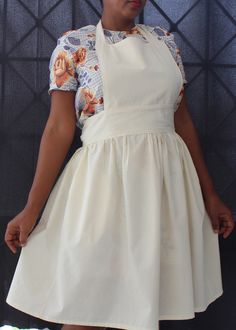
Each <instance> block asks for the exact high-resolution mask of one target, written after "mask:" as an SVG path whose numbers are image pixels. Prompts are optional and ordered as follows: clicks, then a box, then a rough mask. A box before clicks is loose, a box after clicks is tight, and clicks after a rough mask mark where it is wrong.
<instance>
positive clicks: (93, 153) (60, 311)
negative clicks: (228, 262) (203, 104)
mask: <svg viewBox="0 0 236 330" xmlns="http://www.w3.org/2000/svg"><path fill="white" fill-rule="evenodd" d="M222 293H223V290H222V281H221V269H220V255H219V245H218V235H217V234H215V233H214V232H213V229H212V225H211V222H210V218H209V216H208V214H207V212H206V209H205V207H204V202H203V197H202V192H201V188H200V183H199V179H198V176H197V172H196V169H195V167H194V164H193V162H192V158H191V156H190V153H189V150H188V148H187V146H186V144H185V143H184V141H183V140H182V138H181V137H180V136H179V135H178V134H177V133H176V132H175V131H166V132H165V131H160V132H159V133H158V132H155V133H153V132H144V133H137V134H133V133H132V134H123V135H119V136H113V137H109V138H107V139H101V140H99V141H95V142H93V141H92V142H91V143H88V144H86V145H84V146H83V147H81V148H79V149H77V150H76V151H75V153H74V154H73V156H72V157H71V159H70V160H69V162H68V163H67V164H66V166H65V168H64V170H63V172H62V174H61V175H60V177H59V178H58V180H57V182H56V184H55V186H54V187H53V189H52V191H51V194H50V196H49V199H48V201H47V204H46V206H45V208H44V211H43V213H42V216H41V219H40V221H39V223H38V224H37V226H36V227H35V229H34V230H33V231H32V233H31V234H30V236H29V237H28V241H27V244H26V246H24V247H23V248H22V250H21V255H20V258H19V261H18V264H17V268H16V271H15V274H14V278H13V281H12V284H11V287H10V290H9V293H8V297H7V303H8V304H10V305H12V306H13V307H15V308H17V309H19V310H22V311H23V312H25V313H28V314H31V315H33V316H36V317H38V318H41V319H44V320H48V321H51V322H56V323H66V324H80V325H94V326H104V327H115V328H122V329H131V330H136V329H137V330H138V329H140V330H157V329H159V326H158V321H159V320H168V319H169V320H173V319H189V318H193V317H195V312H201V311H204V310H205V309H206V308H207V306H208V305H209V304H210V303H211V302H213V301H214V300H215V299H216V298H218V297H219V296H220V295H222Z"/></svg>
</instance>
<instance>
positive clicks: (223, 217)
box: [204, 193, 235, 238]
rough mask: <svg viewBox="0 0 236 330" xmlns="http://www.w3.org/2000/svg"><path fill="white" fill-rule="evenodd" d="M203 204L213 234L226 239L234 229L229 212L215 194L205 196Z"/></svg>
mask: <svg viewBox="0 0 236 330" xmlns="http://www.w3.org/2000/svg"><path fill="white" fill-rule="evenodd" d="M204 202H205V207H206V210H207V213H208V215H209V216H210V220H211V223H212V228H213V230H214V232H215V233H218V234H223V237H224V238H227V237H228V236H229V235H230V234H231V232H232V231H233V229H234V228H235V223H234V220H233V215H232V212H231V210H230V209H229V208H228V207H227V206H226V205H225V204H224V203H223V202H222V200H221V199H220V197H219V196H218V195H217V194H216V193H215V194H212V195H210V196H207V198H205V199H204Z"/></svg>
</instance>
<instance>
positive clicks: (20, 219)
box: [5, 91, 76, 253]
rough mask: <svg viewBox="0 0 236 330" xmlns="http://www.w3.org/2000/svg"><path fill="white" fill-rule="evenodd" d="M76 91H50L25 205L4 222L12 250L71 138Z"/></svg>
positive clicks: (35, 214) (36, 212)
mask: <svg viewBox="0 0 236 330" xmlns="http://www.w3.org/2000/svg"><path fill="white" fill-rule="evenodd" d="M74 99H75V92H74V91H73V92H72V91H53V92H52V97H51V109H50V114H49V118H48V120H47V123H46V126H45V129H44V132H43V135H42V138H41V142H40V148H39V155H38V161H37V167H36V172H35V176H34V180H33V183H32V187H31V189H30V192H29V195H28V200H27V203H26V205H25V207H24V209H23V210H22V211H21V212H20V213H18V214H17V215H16V216H15V217H14V218H13V219H12V220H11V221H10V222H9V223H8V225H7V230H6V233H5V242H6V244H7V245H8V247H9V248H10V249H11V250H12V252H13V253H16V249H17V247H19V246H23V245H25V243H26V241H27V237H28V235H29V233H30V232H31V231H32V229H33V228H34V225H35V223H36V221H37V218H38V215H39V213H40V211H41V209H42V207H43V206H44V204H45V202H46V200H47V198H48V196H49V194H50V191H51V189H52V187H53V184H54V182H55V180H56V177H57V175H58V173H59V171H60V168H61V166H62V164H63V161H64V159H65V157H66V155H67V152H68V150H69V148H70V146H71V143H72V141H73V137H74V133H75V128H76V115H75V109H74Z"/></svg>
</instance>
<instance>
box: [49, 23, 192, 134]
mask: <svg viewBox="0 0 236 330" xmlns="http://www.w3.org/2000/svg"><path fill="white" fill-rule="evenodd" d="M137 25H138V26H140V25H141V26H142V24H136V26H135V27H133V28H132V29H131V30H130V31H111V30H107V29H104V34H105V37H106V39H107V40H108V42H110V43H116V42H119V41H120V40H122V39H124V38H127V37H130V36H132V37H138V38H142V39H143V41H144V42H147V40H146V38H145V36H144V35H142V34H141V32H140V30H139V29H138V28H137ZM145 26H146V28H148V30H149V31H150V32H151V33H153V34H154V35H155V36H156V37H157V38H158V39H163V40H164V41H165V43H166V45H167V46H168V47H169V49H170V52H171V54H172V55H173V57H174V59H175V61H176V63H177V65H178V67H179V69H180V71H181V73H182V77H183V87H182V90H181V91H180V94H179V97H178V100H177V102H176V108H178V106H179V104H180V102H181V100H182V97H183V92H184V85H185V84H186V83H187V80H186V77H185V71H184V67H183V63H182V58H181V55H180V50H179V48H178V46H177V45H176V43H175V40H174V35H173V34H172V33H170V32H169V31H168V30H166V29H164V28H162V27H160V26H154V27H152V26H148V25H145ZM95 41H96V26H95V25H87V26H84V27H82V28H79V29H77V30H69V31H67V32H65V33H63V35H62V36H60V37H59V38H58V40H57V45H56V47H55V49H54V50H53V52H52V54H51V58H50V62H49V71H50V78H49V89H48V94H49V95H50V94H51V91H53V90H63V91H75V92H76V96H75V109H76V117H77V126H78V127H79V128H81V129H82V128H83V126H84V122H85V120H86V119H87V118H88V117H90V116H92V115H94V114H96V113H98V112H100V111H102V110H103V109H104V107H103V91H102V79H101V75H100V71H99V63H98V58H97V55H96V50H95Z"/></svg>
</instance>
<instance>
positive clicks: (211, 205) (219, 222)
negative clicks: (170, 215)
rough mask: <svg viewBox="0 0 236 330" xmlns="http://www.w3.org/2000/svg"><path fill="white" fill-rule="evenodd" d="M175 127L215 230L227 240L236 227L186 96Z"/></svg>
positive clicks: (175, 120) (175, 118)
mask: <svg viewBox="0 0 236 330" xmlns="http://www.w3.org/2000/svg"><path fill="white" fill-rule="evenodd" d="M174 125H175V130H176V133H178V134H179V135H180V136H181V137H182V139H183V140H184V142H185V143H186V145H187V147H188V149H189V152H190V154H191V157H192V160H193V163H194V165H195V168H196V171H197V174H198V177H199V181H200V185H201V190H202V195H203V199H204V202H205V205H206V209H207V211H208V213H209V215H210V216H211V221H212V225H213V229H214V230H216V232H219V233H220V234H221V233H223V232H224V238H226V237H227V236H228V235H229V234H230V233H231V231H232V230H233V227H234V223H233V218H232V213H231V211H230V210H229V209H228V208H227V206H226V205H225V204H224V203H223V202H222V201H221V200H220V198H219V196H218V194H217V192H216V191H215V189H214V185H213V182H212V179H211V177H210V175H209V172H208V169H207V166H206V164H205V161H204V156H203V152H202V149H201V145H200V141H199V138H198V133H197V130H196V128H195V126H194V124H193V121H192V119H191V116H190V114H189V112H188V108H187V100H186V96H185V94H184V96H183V99H182V102H181V104H180V106H179V108H178V109H177V110H176V112H175V115H174ZM220 226H221V227H222V228H220Z"/></svg>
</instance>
